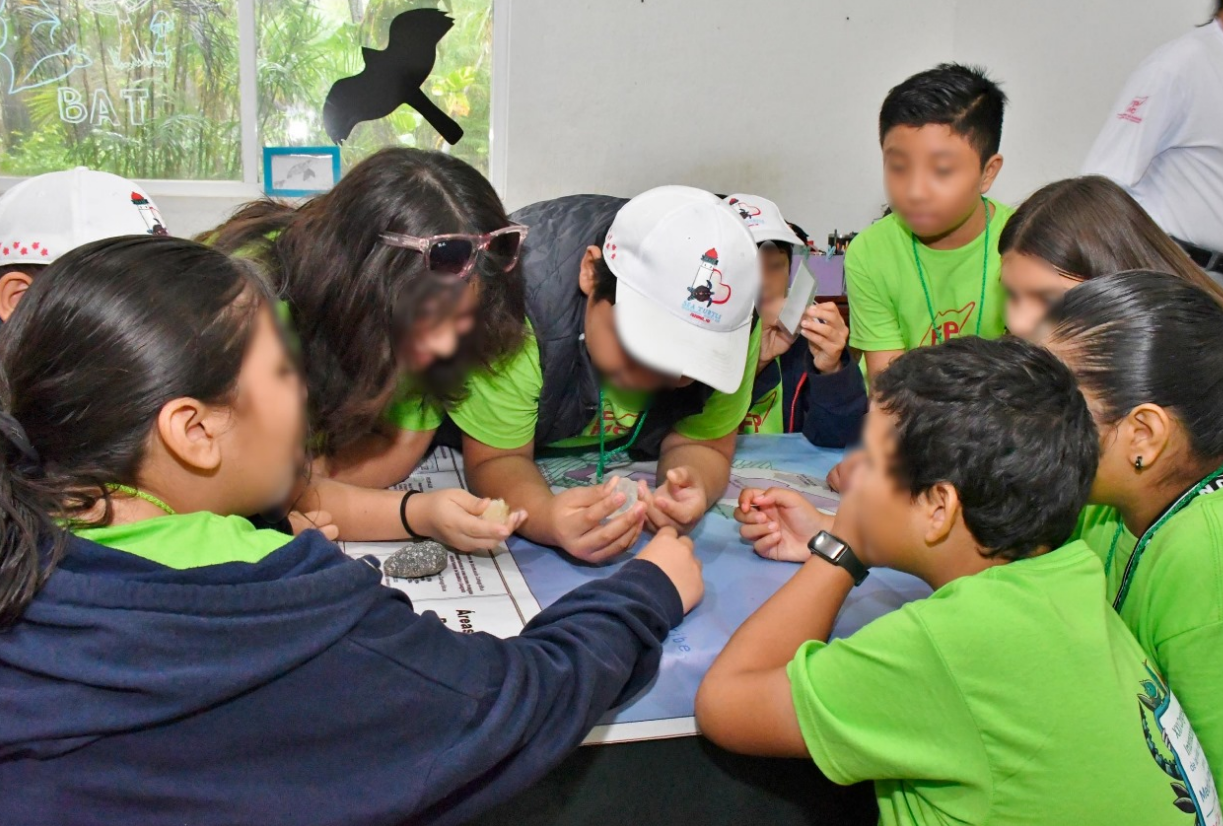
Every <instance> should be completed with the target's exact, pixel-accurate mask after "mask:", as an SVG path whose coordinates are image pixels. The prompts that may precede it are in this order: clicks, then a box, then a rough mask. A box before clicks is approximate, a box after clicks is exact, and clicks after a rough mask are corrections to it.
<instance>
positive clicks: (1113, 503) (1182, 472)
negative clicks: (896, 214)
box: [1044, 271, 1223, 783]
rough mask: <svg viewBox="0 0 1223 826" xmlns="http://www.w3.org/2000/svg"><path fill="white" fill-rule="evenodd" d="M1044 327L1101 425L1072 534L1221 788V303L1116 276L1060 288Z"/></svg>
mask: <svg viewBox="0 0 1223 826" xmlns="http://www.w3.org/2000/svg"><path fill="white" fill-rule="evenodd" d="M1044 327H1045V329H1044V341H1045V344H1046V346H1047V347H1049V348H1050V349H1051V350H1053V352H1054V353H1055V354H1057V355H1058V356H1059V357H1060V358H1062V359H1063V360H1064V361H1065V362H1066V363H1067V364H1068V365H1069V366H1070V368H1071V369H1072V370H1073V371H1074V372H1075V374H1076V375H1077V376H1078V380H1079V384H1080V385H1081V386H1082V388H1083V393H1084V394H1085V395H1086V396H1087V399H1088V401H1089V403H1090V404H1091V406H1092V410H1093V411H1095V417H1096V421H1097V424H1098V425H1099V429H1100V444H1101V455H1100V469H1099V472H1098V474H1097V475H1096V480H1095V484H1094V485H1093V486H1092V489H1091V499H1090V501H1091V502H1092V503H1093V504H1092V506H1090V507H1088V508H1087V509H1086V510H1085V511H1084V512H1083V515H1082V518H1081V520H1080V524H1079V527H1078V530H1077V535H1078V536H1079V537H1081V538H1082V539H1083V540H1084V541H1086V542H1087V544H1088V545H1090V546H1091V548H1092V550H1094V551H1095V552H1096V553H1097V554H1098V555H1099V556H1100V557H1101V558H1102V559H1103V560H1104V568H1105V574H1106V575H1107V577H1108V583H1107V590H1106V592H1105V595H1106V598H1107V599H1108V600H1109V601H1110V602H1111V603H1112V605H1113V607H1114V608H1115V609H1116V610H1117V611H1118V612H1119V613H1120V615H1121V618H1122V619H1123V620H1124V621H1125V623H1126V625H1128V626H1129V628H1130V630H1131V631H1132V632H1133V633H1134V636H1135V637H1137V638H1138V642H1139V643H1141V644H1142V647H1143V648H1144V649H1146V651H1147V653H1149V654H1150V655H1151V658H1152V661H1153V665H1154V666H1155V667H1156V668H1158V669H1159V671H1160V672H1161V673H1162V674H1163V675H1164V676H1165V677H1166V678H1167V680H1168V684H1169V685H1170V686H1171V687H1172V688H1173V690H1175V691H1176V694H1177V696H1178V697H1179V698H1180V700H1181V702H1182V703H1183V705H1184V707H1185V711H1186V712H1187V713H1188V715H1189V719H1190V720H1192V721H1193V726H1194V729H1195V730H1196V731H1197V734H1198V736H1199V737H1200V738H1201V741H1202V747H1203V748H1204V749H1205V752H1206V756H1207V758H1208V759H1209V760H1210V761H1211V764H1212V766H1213V767H1214V770H1215V782H1216V783H1223V774H1220V769H1221V767H1223V703H1221V702H1220V693H1219V692H1220V686H1223V496H1221V495H1220V494H1219V490H1220V488H1223V482H1221V481H1220V477H1221V475H1223V429H1220V427H1219V412H1220V411H1223V356H1220V354H1219V350H1218V348H1217V346H1216V342H1217V341H1218V336H1219V331H1220V330H1221V329H1223V306H1220V304H1219V303H1218V301H1217V300H1216V299H1215V298H1214V297H1213V295H1212V294H1209V293H1207V292H1206V291H1204V290H1202V289H1201V288H1199V287H1197V286H1195V285H1193V284H1191V283H1189V282H1188V281H1186V280H1185V279H1183V278H1180V277H1175V276H1171V275H1167V274H1163V273H1155V272H1143V271H1137V272H1127V273H1121V274H1118V275H1111V276H1106V277H1103V278H1097V279H1093V280H1091V281H1089V282H1087V283H1085V284H1083V285H1081V286H1079V287H1075V288H1074V289H1073V290H1070V291H1069V292H1068V293H1066V295H1065V297H1064V298H1063V299H1062V302H1061V303H1060V304H1057V305H1055V306H1054V307H1053V308H1052V310H1051V311H1050V313H1049V316H1048V317H1047V318H1046V320H1045V323H1044ZM1187 354H1192V360H1188V359H1187ZM1139 537H1141V538H1139Z"/></svg>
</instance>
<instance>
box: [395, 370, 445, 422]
mask: <svg viewBox="0 0 1223 826" xmlns="http://www.w3.org/2000/svg"><path fill="white" fill-rule="evenodd" d="M382 418H383V421H385V422H387V423H388V424H391V425H393V426H395V427H397V428H399V429H400V430H415V431H418V432H424V431H428V430H437V429H438V428H439V427H441V426H442V420H443V419H445V418H446V411H445V409H444V408H443V407H442V405H441V402H438V401H435V400H433V399H426V398H425V397H424V396H423V395H422V394H421V393H419V392H418V391H416V390H414V389H413V388H412V383H411V382H409V381H404V382H403V384H401V385H400V387H399V393H398V394H397V395H396V396H395V398H394V399H393V400H392V401H391V403H390V404H389V405H388V406H387V408H386V411H385V412H384V413H383V414H382Z"/></svg>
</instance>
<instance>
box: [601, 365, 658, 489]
mask: <svg viewBox="0 0 1223 826" xmlns="http://www.w3.org/2000/svg"><path fill="white" fill-rule="evenodd" d="M614 412H615V411H614V410H613V416H614ZM649 413H650V408H649V407H646V409H645V410H643V411H641V413H639V414H637V427H635V428H634V429H633V435H632V438H630V439H629V440H628V444H626V445H625V446H624V447H620V448H616V449H615V450H613V451H612V454H611V455H612V456H615V455H616V454H618V453H624V452H625V451H627V450H629V449H630V448H631V447H632V446H633V445H634V444H636V442H637V436H638V434H640V433H641V426H642V425H643V424H645V417H646V416H648V415H649ZM598 426H599V464H598V465H597V466H596V468H595V483H596V484H599V485H601V484H603V470H604V469H605V468H606V467H607V458H608V454H607V452H606V439H607V435H606V433H605V432H604V427H603V384H602V382H600V383H599V422H598Z"/></svg>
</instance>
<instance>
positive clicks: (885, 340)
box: [845, 64, 1011, 380]
mask: <svg viewBox="0 0 1223 826" xmlns="http://www.w3.org/2000/svg"><path fill="white" fill-rule="evenodd" d="M1005 105H1006V95H1004V94H1003V93H1002V90H1001V89H999V88H998V86H997V85H996V84H995V83H994V82H993V81H991V80H990V79H989V78H988V77H986V76H985V74H984V72H983V71H982V70H980V69H977V68H973V67H968V66H960V65H955V64H943V65H941V66H938V67H937V68H935V69H931V70H929V71H926V72H922V73H920V74H917V75H914V76H913V77H911V78H909V79H908V80H906V81H905V82H904V83H901V84H900V85H899V86H897V87H895V88H894V89H892V90H891V91H890V92H889V93H888V96H887V98H886V99H885V100H884V102H883V108H882V110H881V111H880V113H879V142H880V145H881V146H882V148H883V178H884V183H885V185H886V187H887V193H888V203H889V204H890V205H891V214H889V215H888V216H887V217H885V218H884V219H882V220H881V221H878V222H876V223H875V224H874V225H872V226H870V227H868V228H867V229H866V230H864V231H863V232H862V233H861V234H860V235H858V237H856V238H855V239H854V241H853V243H852V244H850V245H849V249H848V250H847V251H846V253H845V280H846V287H847V290H848V293H849V311H850V324H849V328H850V338H849V344H850V346H851V347H855V348H857V349H858V350H861V351H862V352H863V353H864V354H865V357H866V370H867V377H868V378H869V379H871V380H873V379H874V377H875V376H877V375H878V374H879V373H880V372H881V371H882V370H883V369H884V368H885V367H887V365H888V364H889V363H890V362H891V361H892V360H893V359H895V358H896V357H897V356H899V355H900V354H901V353H903V352H905V351H907V350H912V349H914V348H916V347H920V346H922V345H925V344H937V343H939V342H940V341H944V340H946V339H949V338H954V337H956V336H961V335H980V336H985V337H986V338H994V337H996V336H999V335H1001V334H1002V331H1003V324H1002V315H1003V296H1002V290H1001V287H1000V286H999V283H998V273H999V267H1000V264H999V260H998V252H997V245H998V236H999V234H1000V233H1001V231H1002V227H1003V226H1004V225H1005V224H1006V219H1007V218H1008V217H1009V216H1010V214H1011V209H1010V208H1009V207H1006V206H1004V205H1001V204H998V203H996V202H994V201H991V200H989V199H987V198H986V197H985V195H986V193H987V192H989V189H990V187H991V186H993V183H994V178H995V177H997V175H998V172H999V170H1000V169H1002V156H1001V155H999V154H998V147H999V143H1000V142H1001V139H1002V115H1003V109H1004V108H1005Z"/></svg>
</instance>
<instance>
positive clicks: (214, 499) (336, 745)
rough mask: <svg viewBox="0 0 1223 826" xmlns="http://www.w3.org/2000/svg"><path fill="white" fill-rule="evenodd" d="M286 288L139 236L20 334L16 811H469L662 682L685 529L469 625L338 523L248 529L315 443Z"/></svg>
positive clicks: (2, 398)
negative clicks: (510, 634)
mask: <svg viewBox="0 0 1223 826" xmlns="http://www.w3.org/2000/svg"><path fill="white" fill-rule="evenodd" d="M274 302H275V300H274V298H272V297H271V296H270V295H269V294H267V293H266V292H265V289H264V287H263V286H262V285H261V282H260V281H259V279H258V278H257V277H255V276H253V275H251V274H249V273H248V272H247V271H246V269H245V267H244V266H243V265H241V264H240V263H239V262H235V261H233V260H232V259H230V258H228V257H227V256H225V255H223V254H221V253H219V252H217V251H215V250H210V249H208V248H206V247H203V246H200V245H198V244H195V243H192V242H190V241H183V240H178V239H171V238H152V237H147V236H146V237H139V238H119V239H113V240H110V241H102V242H98V243H95V244H91V245H87V246H85V247H82V248H79V249H77V250H75V251H74V252H71V253H69V254H68V255H65V256H64V257H63V258H61V259H60V260H59V261H58V262H56V263H55V264H54V265H53V266H51V267H50V268H49V269H48V270H47V271H46V272H44V273H42V274H40V275H39V277H38V279H37V280H36V281H35V282H34V284H33V285H32V286H31V287H30V289H29V291H28V293H27V294H26V296H25V298H24V299H23V300H22V306H21V309H20V312H18V313H16V314H15V316H14V317H13V320H12V322H11V323H9V324H6V325H4V327H3V330H2V331H0V375H2V376H3V377H4V381H2V382H0V628H3V629H5V633H3V634H0V696H2V697H3V698H4V714H2V715H0V799H2V800H3V801H4V803H3V809H4V818H3V819H4V822H5V824H6V826H22V825H23V824H35V823H39V824H41V823H79V822H83V821H89V822H97V823H101V822H106V823H152V822H157V823H192V824H199V825H200V826H207V825H208V824H218V825H220V824H233V823H272V822H276V823H343V824H352V825H353V826H356V825H357V824H387V823H422V824H425V823H429V824H432V823H461V822H465V821H467V820H469V819H470V818H471V817H473V816H475V815H476V814H478V813H479V812H481V811H482V810H483V809H485V808H487V807H489V806H491V805H493V804H494V803H496V802H499V801H501V800H504V799H506V798H507V797H509V796H510V795H512V794H514V793H515V792H517V791H519V790H521V789H522V788H524V787H525V786H527V785H529V784H530V783H532V782H534V781H535V780H536V779H538V778H539V777H541V776H543V774H544V773H545V772H546V771H547V770H549V769H550V768H551V767H553V766H554V765H556V764H557V763H558V762H560V760H561V759H562V758H563V757H564V756H565V755H566V754H567V753H568V752H569V751H571V750H572V749H574V748H576V747H577V745H578V743H579V742H581V740H582V738H583V737H584V736H585V735H586V733H587V732H588V731H589V729H590V728H591V726H592V725H594V723H595V722H596V721H597V720H598V719H599V717H600V716H601V715H602V714H603V713H605V712H606V711H607V709H608V708H609V707H611V706H612V705H614V704H616V703H618V702H619V701H620V700H622V699H624V698H627V697H631V696H632V695H633V694H634V693H636V692H637V691H638V690H639V689H641V688H642V687H643V686H644V685H645V684H646V683H647V682H648V681H649V680H650V679H651V678H652V677H653V675H654V673H655V672H656V670H657V667H658V662H659V657H660V652H661V644H662V642H663V640H665V639H666V637H667V634H668V631H669V629H670V628H671V627H672V626H674V625H676V624H678V623H679V621H680V620H681V618H682V617H683V614H684V612H686V611H687V610H689V609H691V608H692V606H693V605H694V604H695V603H696V602H697V601H699V599H700V596H701V592H702V585H701V576H700V565H699V563H698V562H697V561H696V558H695V557H694V556H693V553H692V543H691V542H690V541H688V540H683V539H679V538H678V537H677V536H676V535H675V533H674V532H673V531H663V532H660V533H659V535H658V536H657V537H656V538H655V539H654V541H653V542H651V543H650V545H649V546H647V547H646V549H645V550H644V551H642V552H641V553H640V554H638V557H637V559H636V560H634V561H632V562H629V563H628V564H627V565H625V566H624V567H623V569H621V570H620V571H619V572H617V573H615V574H613V575H612V576H610V577H606V578H603V579H600V580H598V581H596V582H591V583H589V584H587V585H584V586H582V587H581V588H579V589H578V590H577V591H575V592H574V594H572V595H570V596H566V597H562V598H561V599H560V600H558V601H557V602H556V603H554V604H553V605H552V606H551V607H549V608H548V609H547V610H546V611H544V612H543V613H541V614H540V615H539V616H538V617H536V618H535V619H534V620H533V621H532V622H531V623H530V624H529V625H528V626H527V627H526V629H524V631H523V632H522V634H521V635H520V636H518V637H515V638H512V639H506V640H500V639H496V638H494V637H492V636H489V635H487V634H462V633H458V632H457V631H456V630H450V629H448V628H447V627H446V625H445V624H444V623H443V622H442V621H441V620H439V619H438V618H437V616H435V615H433V614H426V615H423V616H422V615H417V614H416V613H414V612H413V610H412V606H411V603H410V602H409V601H408V600H407V599H406V598H405V597H404V595H403V594H402V593H400V592H399V591H396V590H393V589H390V588H385V587H383V586H382V584H381V574H380V572H379V570H378V566H377V563H376V562H374V561H373V560H372V559H370V558H367V559H365V560H355V559H349V558H348V557H346V556H345V555H344V554H343V553H341V552H340V550H339V549H338V548H337V547H336V546H335V545H334V544H332V543H331V542H328V541H327V540H326V539H324V538H323V536H322V535H321V534H320V533H318V532H317V531H306V532H304V533H303V534H301V535H299V536H297V537H296V538H293V537H289V536H286V535H284V534H281V533H278V532H275V531H261V530H257V529H255V528H254V527H253V526H252V525H251V523H250V522H248V521H247V520H246V519H243V518H242V517H241V516H239V515H240V514H246V513H256V512H259V511H260V510H262V509H264V508H267V507H268V506H269V505H273V504H275V503H277V502H280V501H282V500H283V498H284V497H285V496H286V495H287V493H288V491H289V489H290V488H291V487H292V486H293V485H294V484H295V482H296V479H297V469H298V462H299V460H300V458H301V453H302V448H303V444H304V430H305V428H304V425H305V414H304V410H303V404H302V387H301V380H300V377H299V374H298V371H297V370H296V369H295V367H294V364H293V361H292V359H291V358H290V355H289V352H288V349H287V348H286V346H285V342H284V340H283V336H282V335H281V333H280V330H279V328H278V325H277V323H276V320H275V317H274V314H273V311H272V308H273V307H274ZM65 320H70V321H71V324H70V325H68V324H66V323H65ZM438 497H439V494H434V493H423V494H420V495H418V496H415V497H412V499H411V502H410V507H409V511H410V514H409V515H410V517H411V519H412V521H413V524H416V525H419V526H421V528H422V529H424V530H428V529H431V528H433V527H434V525H433V522H434V521H435V520H436V519H437V518H438V514H437V513H435V512H434V511H435V507H434V505H435V503H436V502H437V501H438ZM371 758H376V759H371ZM354 790H359V793H356V794H354Z"/></svg>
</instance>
